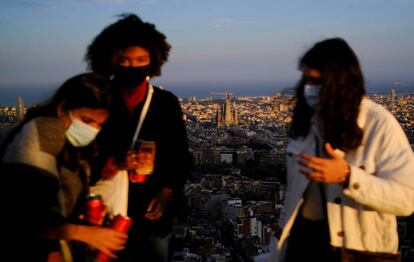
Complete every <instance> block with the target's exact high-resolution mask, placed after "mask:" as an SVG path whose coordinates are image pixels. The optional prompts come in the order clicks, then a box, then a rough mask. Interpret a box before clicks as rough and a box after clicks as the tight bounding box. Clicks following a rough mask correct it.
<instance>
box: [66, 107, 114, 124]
mask: <svg viewBox="0 0 414 262" xmlns="http://www.w3.org/2000/svg"><path fill="white" fill-rule="evenodd" d="M72 112H73V113H74V114H76V115H78V116H80V117H86V118H88V119H91V120H94V121H95V122H98V123H100V122H103V121H105V120H106V118H107V117H108V115H109V111H108V109H105V108H89V107H80V108H76V109H74V110H72Z"/></svg>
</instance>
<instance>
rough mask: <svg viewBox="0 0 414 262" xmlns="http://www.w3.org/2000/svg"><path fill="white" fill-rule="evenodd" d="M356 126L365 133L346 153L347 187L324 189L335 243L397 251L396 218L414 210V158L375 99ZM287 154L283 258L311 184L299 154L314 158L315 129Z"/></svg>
mask: <svg viewBox="0 0 414 262" xmlns="http://www.w3.org/2000/svg"><path fill="white" fill-rule="evenodd" d="M358 125H359V126H360V127H361V128H362V129H363V130H364V136H363V141H362V145H360V146H359V147H358V148H357V149H356V150H353V151H351V152H348V153H347V154H346V155H345V159H346V160H347V161H348V163H349V164H350V167H351V175H350V180H349V187H348V188H343V186H341V185H336V184H325V185H324V186H325V191H326V194H327V196H326V200H327V207H326V209H327V216H328V223H329V231H330V237H331V245H333V246H336V247H342V246H343V247H346V248H350V249H355V250H365V251H371V252H386V253H397V252H398V233H397V222H396V216H408V215H410V214H412V213H413V212H414V154H413V151H412V149H411V146H410V144H409V143H408V140H407V137H406V135H405V133H404V131H403V130H402V128H401V126H400V125H399V123H398V122H397V120H396V119H395V118H394V117H393V116H392V114H391V113H390V112H388V111H387V110H386V109H385V108H383V107H382V106H380V105H378V104H376V103H374V102H373V101H371V100H368V99H366V98H364V99H363V100H362V102H361V105H360V112H359V115H358ZM337 151H339V150H337ZM287 152H288V157H287V168H288V174H287V183H288V186H287V193H286V200H285V205H284V208H283V211H282V214H281V218H280V221H279V224H280V226H281V227H282V228H283V231H282V235H281V237H280V239H279V241H278V243H277V249H278V255H279V259H280V260H283V257H284V253H285V251H286V247H287V245H286V244H287V242H288V239H289V232H290V230H291V228H292V225H293V222H294V220H295V218H296V215H297V213H298V211H299V209H300V206H301V204H302V203H303V198H302V196H303V193H304V191H305V189H306V187H307V186H308V183H309V180H308V179H307V178H306V177H305V176H304V175H301V174H300V172H299V166H298V163H297V154H300V153H308V154H312V155H314V152H315V141H314V131H313V129H311V131H310V132H309V134H308V136H307V137H306V138H305V139H297V140H292V141H290V143H289V145H288V147H287ZM339 153H342V154H343V155H344V153H343V152H341V151H340V152H339Z"/></svg>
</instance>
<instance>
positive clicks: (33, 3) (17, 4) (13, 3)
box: [0, 0, 160, 9]
mask: <svg viewBox="0 0 414 262" xmlns="http://www.w3.org/2000/svg"><path fill="white" fill-rule="evenodd" d="M159 1H160V0H71V1H68V0H2V1H1V2H0V7H2V8H3V7H4V8H18V9H19V8H21V9H37V8H50V7H55V6H59V5H71V4H72V5H73V4H76V5H83V4H115V5H116V4H123V3H126V2H131V3H136V4H141V5H155V4H158V3H159Z"/></svg>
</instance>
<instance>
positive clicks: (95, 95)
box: [0, 73, 111, 157]
mask: <svg viewBox="0 0 414 262" xmlns="http://www.w3.org/2000/svg"><path fill="white" fill-rule="evenodd" d="M61 103H62V109H63V110H65V111H66V110H73V109H76V108H80V107H87V108H94V109H100V108H107V109H109V106H110V103H111V95H110V85H109V81H108V80H107V79H106V78H104V77H102V76H100V75H98V74H96V73H85V74H80V75H76V76H74V77H72V78H70V79H68V80H67V81H65V82H64V83H63V84H62V85H61V86H60V87H59V89H58V90H57V91H56V93H55V95H54V96H53V97H52V98H50V99H49V100H48V101H47V102H45V103H43V104H41V105H38V106H34V107H32V108H30V109H29V110H28V111H27V113H26V115H25V117H24V119H23V121H22V122H21V123H20V124H19V125H18V126H16V127H15V128H14V129H13V130H12V131H11V132H10V133H9V134H8V136H7V137H6V139H5V140H4V143H3V144H2V145H1V147H0V157H1V156H2V154H3V152H4V150H5V148H6V147H7V145H8V144H9V143H10V142H11V141H12V140H13V138H14V136H15V135H16V134H17V133H18V132H19V131H20V130H21V128H22V126H23V125H24V124H25V123H27V122H28V121H30V120H32V119H33V118H36V117H40V116H52V117H53V116H55V117H57V108H58V105H59V104H61Z"/></svg>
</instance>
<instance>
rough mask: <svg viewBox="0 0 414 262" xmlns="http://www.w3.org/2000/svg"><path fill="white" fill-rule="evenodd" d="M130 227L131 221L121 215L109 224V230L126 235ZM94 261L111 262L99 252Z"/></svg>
mask: <svg viewBox="0 0 414 262" xmlns="http://www.w3.org/2000/svg"><path fill="white" fill-rule="evenodd" d="M131 226H132V219H131V218H129V217H127V216H122V215H116V216H115V217H114V219H112V222H111V226H110V227H111V228H112V229H114V230H116V231H118V232H122V233H128V230H129V229H130V228H131ZM96 261H97V262H108V261H111V258H110V257H109V256H108V255H106V254H105V253H103V252H102V251H99V252H98V253H97V254H96Z"/></svg>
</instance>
